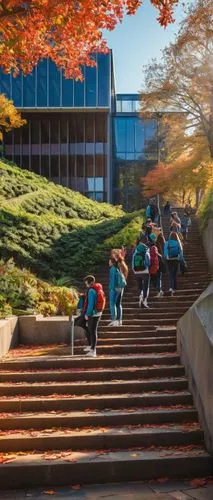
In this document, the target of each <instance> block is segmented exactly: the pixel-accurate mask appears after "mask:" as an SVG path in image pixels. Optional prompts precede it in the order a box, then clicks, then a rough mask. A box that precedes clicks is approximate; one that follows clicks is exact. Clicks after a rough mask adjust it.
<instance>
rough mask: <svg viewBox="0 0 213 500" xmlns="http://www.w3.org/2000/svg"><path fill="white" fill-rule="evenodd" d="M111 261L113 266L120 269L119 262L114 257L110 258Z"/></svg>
mask: <svg viewBox="0 0 213 500" xmlns="http://www.w3.org/2000/svg"><path fill="white" fill-rule="evenodd" d="M109 260H111V262H112V265H113V266H115V267H118V260H117V259H114V257H110V259H109Z"/></svg>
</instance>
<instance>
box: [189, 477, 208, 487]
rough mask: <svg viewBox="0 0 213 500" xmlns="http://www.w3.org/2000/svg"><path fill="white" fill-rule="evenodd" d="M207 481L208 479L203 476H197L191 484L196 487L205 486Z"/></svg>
mask: <svg viewBox="0 0 213 500" xmlns="http://www.w3.org/2000/svg"><path fill="white" fill-rule="evenodd" d="M206 483H207V479H206V478H203V477H196V478H194V479H192V480H191V481H190V482H189V484H190V486H193V487H195V488H201V487H202V486H205V484H206Z"/></svg>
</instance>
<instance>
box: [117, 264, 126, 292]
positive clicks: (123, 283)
mask: <svg viewBox="0 0 213 500" xmlns="http://www.w3.org/2000/svg"><path fill="white" fill-rule="evenodd" d="M116 281H117V283H116V288H124V287H125V286H126V279H125V276H124V275H123V273H122V272H121V271H120V269H117V276H116Z"/></svg>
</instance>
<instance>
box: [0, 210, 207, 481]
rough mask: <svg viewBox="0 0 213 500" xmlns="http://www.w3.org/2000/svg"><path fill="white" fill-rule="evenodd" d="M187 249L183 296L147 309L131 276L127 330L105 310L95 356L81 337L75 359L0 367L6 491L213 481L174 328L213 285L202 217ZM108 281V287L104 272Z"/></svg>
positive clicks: (1, 475)
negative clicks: (88, 354)
mask: <svg viewBox="0 0 213 500" xmlns="http://www.w3.org/2000/svg"><path fill="white" fill-rule="evenodd" d="M163 225H164V227H165V231H167V230H168V218H166V217H165V218H163ZM184 253H185V258H186V260H187V263H188V272H187V275H186V276H180V277H179V289H178V291H177V293H176V294H175V295H174V297H169V296H167V295H165V296H164V297H160V298H156V292H154V291H151V295H150V299H149V306H150V309H148V310H147V309H146V310H145V309H143V308H141V309H139V307H138V292H137V287H136V283H135V280H134V276H132V275H131V274H130V278H129V284H128V287H127V290H126V291H125V295H124V300H123V306H124V320H123V326H120V327H112V328H109V327H108V324H109V319H110V316H109V311H108V310H106V312H105V313H104V314H103V317H102V321H101V323H100V327H99V341H98V348H97V358H95V359H89V358H86V357H83V356H82V354H83V346H82V343H81V341H76V345H75V354H76V355H77V356H76V357H74V358H71V357H70V356H68V355H67V356H66V355H65V356H63V357H57V356H55V357H54V356H46V357H39V358H38V357H37V358H36V357H31V358H27V359H21V358H17V357H16V358H14V360H13V359H5V361H3V362H2V363H1V364H0V429H1V430H0V462H1V463H0V487H1V488H8V489H9V488H17V487H18V488H29V487H35V486H44V487H53V486H54V485H66V484H67V485H70V484H86V483H100V482H119V481H132V480H146V479H153V478H156V477H165V476H167V477H171V478H183V477H184V478H185V477H197V476H208V475H212V473H213V458H212V457H210V456H209V454H208V452H207V451H206V450H205V447H204V436H203V431H202V429H201V428H200V425H199V423H198V414H197V410H196V408H195V406H194V404H193V400H192V396H191V394H190V393H189V390H188V383H187V379H186V377H185V374H184V368H183V366H181V364H180V359H179V356H178V354H177V352H176V323H177V321H178V319H179V318H180V317H181V316H182V315H183V314H184V312H185V311H186V310H187V309H188V308H189V307H190V306H191V305H192V304H193V302H194V301H195V300H196V299H197V297H198V296H199V295H200V293H201V292H202V291H203V290H204V289H205V287H206V286H207V285H208V283H209V280H210V277H209V274H208V267H207V262H206V259H205V256H204V251H203V248H202V245H201V239H200V236H199V232H198V227H197V222H196V219H195V217H193V221H192V227H191V229H190V232H189V237H188V241H187V243H186V244H185V247H184ZM100 280H101V282H102V283H103V284H104V286H105V288H106V290H107V281H108V270H107V268H106V267H105V268H103V269H102V271H101V274H100ZM165 287H167V283H165V284H164V289H165Z"/></svg>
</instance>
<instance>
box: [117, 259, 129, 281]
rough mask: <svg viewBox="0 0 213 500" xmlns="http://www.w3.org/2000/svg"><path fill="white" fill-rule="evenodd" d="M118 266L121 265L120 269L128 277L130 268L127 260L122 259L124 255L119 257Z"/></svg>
mask: <svg viewBox="0 0 213 500" xmlns="http://www.w3.org/2000/svg"><path fill="white" fill-rule="evenodd" d="M118 267H119V269H120V271H121V272H122V274H123V275H124V276H125V278H126V279H127V278H128V273H129V269H128V266H127V264H126V262H125V260H124V259H122V257H119V259H118Z"/></svg>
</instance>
